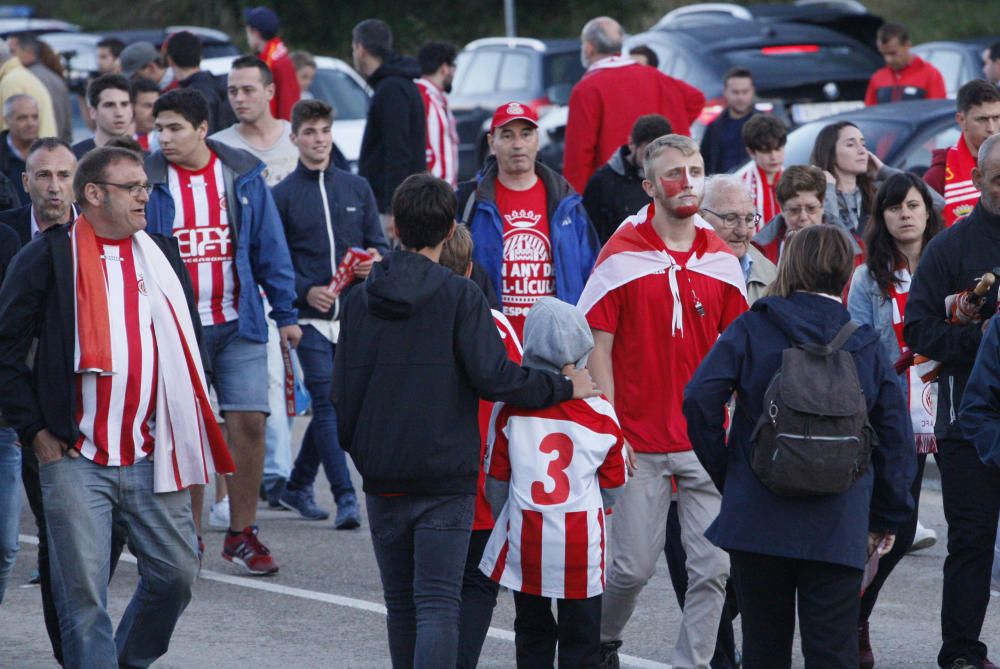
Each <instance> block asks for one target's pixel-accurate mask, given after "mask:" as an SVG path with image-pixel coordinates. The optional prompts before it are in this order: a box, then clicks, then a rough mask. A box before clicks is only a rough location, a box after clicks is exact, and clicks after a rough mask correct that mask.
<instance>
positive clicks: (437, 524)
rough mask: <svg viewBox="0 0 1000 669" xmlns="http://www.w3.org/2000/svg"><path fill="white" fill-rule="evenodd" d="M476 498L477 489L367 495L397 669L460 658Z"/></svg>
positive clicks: (427, 667)
mask: <svg viewBox="0 0 1000 669" xmlns="http://www.w3.org/2000/svg"><path fill="white" fill-rule="evenodd" d="M475 502H476V498H475V496H474V495H445V496H436V497H425V496H419V495H404V496H399V497H385V496H382V495H374V494H370V495H365V504H366V505H367V507H368V524H369V525H370V526H371V533H372V545H373V547H374V549H375V560H376V562H378V570H379V575H380V576H381V578H382V589H383V591H384V593H385V608H386V610H387V615H386V628H387V629H388V633H389V655H390V657H391V658H392V666H393V667H394V669H408V668H409V667H415V668H416V669H442V668H446V667H454V666H455V664H456V662H457V660H458V616H459V608H460V606H461V599H462V572H463V569H464V567H465V562H466V557H467V555H468V550H469V534H470V532H471V531H472V530H471V528H472V515H473V510H474V509H475Z"/></svg>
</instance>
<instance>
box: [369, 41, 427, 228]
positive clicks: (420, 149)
mask: <svg viewBox="0 0 1000 669" xmlns="http://www.w3.org/2000/svg"><path fill="white" fill-rule="evenodd" d="M418 77H420V66H419V65H418V64H417V61H415V60H413V59H412V58H404V57H403V56H399V55H396V54H393V55H392V56H390V57H389V58H388V59H387V60H386V61H385V62H384V63H382V65H381V67H379V68H378V69H377V70H375V72H373V73H372V75H371V76H370V77H368V85H369V86H371V87H372V90H373V91H374V93H373V94H372V99H371V102H370V103H369V104H368V122H367V123H366V124H365V134H364V136H363V137H362V138H361V154H360V156H359V157H358V174H360V175H361V176H363V177H364V178H366V179H368V183H370V184H371V187H372V191H373V192H374V193H375V200H376V201H377V202H378V208H379V211H380V212H381V213H383V214H384V213H386V212H388V211H389V203H390V202H391V201H392V194H393V193H394V192H395V191H396V188H397V187H398V186H399V184H401V183H403V179H405V178H406V177H408V176H410V175H411V174H418V173H420V172H424V171H426V170H427V156H426V153H425V149H426V143H427V120H426V115H425V112H424V103H423V100H422V99H421V97H420V91H419V90H417V85H416V84H415V83H413V80H414V79H417V78H418Z"/></svg>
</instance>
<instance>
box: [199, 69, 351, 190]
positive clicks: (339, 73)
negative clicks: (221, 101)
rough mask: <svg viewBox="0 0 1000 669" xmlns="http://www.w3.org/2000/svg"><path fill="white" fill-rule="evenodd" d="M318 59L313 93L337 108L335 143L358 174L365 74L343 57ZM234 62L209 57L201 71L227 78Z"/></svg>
mask: <svg viewBox="0 0 1000 669" xmlns="http://www.w3.org/2000/svg"><path fill="white" fill-rule="evenodd" d="M315 59H316V78H315V79H314V80H313V83H312V86H311V87H310V89H309V93H310V94H311V95H312V96H313V97H315V98H316V99H318V100H323V101H324V102H326V103H329V104H330V105H332V106H333V109H334V113H335V116H334V121H333V141H334V143H335V144H336V145H337V148H338V149H340V152H341V153H343V154H344V157H345V158H347V162H348V164H350V166H351V171H352V172H355V173H356V172H357V171H358V156H360V154H361V138H362V137H363V136H364V134H365V119H366V117H367V116H368V99H369V97H370V96H371V92H370V89H369V88H368V86H367V85H366V84H365V80H364V79H363V78H362V77H361V75H359V74H358V73H357V72H355V71H354V68H352V67H351V66H350V65H348V64H347V63H345V62H344V61H342V60H340V59H339V58H330V57H328V56H315ZM233 60H235V58H231V57H229V56H226V57H221V58H206V59H205V60H203V61H201V69H203V70H205V71H207V72H211V73H212V74H214V75H216V76H225V75H226V74H228V73H229V66H230V64H231V63H232V62H233Z"/></svg>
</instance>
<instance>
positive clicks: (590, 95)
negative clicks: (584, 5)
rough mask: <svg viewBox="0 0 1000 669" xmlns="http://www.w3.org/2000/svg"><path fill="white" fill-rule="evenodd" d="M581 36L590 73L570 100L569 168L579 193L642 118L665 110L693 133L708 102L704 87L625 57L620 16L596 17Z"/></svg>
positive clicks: (681, 129)
mask: <svg viewBox="0 0 1000 669" xmlns="http://www.w3.org/2000/svg"><path fill="white" fill-rule="evenodd" d="M580 40H581V46H580V58H581V60H582V62H583V66H584V67H585V68H587V71H586V72H585V73H584V75H583V78H582V79H581V80H580V82H579V83H577V84H576V86H574V87H573V92H572V94H571V95H570V99H569V119H568V121H567V123H566V149H565V157H564V165H565V167H564V168H563V169H564V172H565V176H566V179H567V181H569V182H570V185H572V186H573V188H574V189H576V191H577V192H578V193H582V192H583V189H584V188H585V187H586V186H587V180H588V179H590V176H591V175H592V174H593V173H594V172H595V171H596V170H597V169H598V168H599V167H600V166H601V165H603V164H604V163H606V162H607V161H608V159H609V158H611V154H613V153H614V152H615V151H616V150H617V149H618V148H619V147H620V146H622V145H623V144H625V143H626V142H628V136H629V131H630V130H631V129H632V124H633V123H635V121H636V119H637V118H639V117H640V116H643V115H645V114H660V115H661V116H664V117H665V118H666V119H667V120H668V121H669V122H670V127H671V128H673V131H674V132H675V133H677V134H681V135H688V134H690V132H691V129H690V128H691V123H692V122H693V121H694V120H695V119H696V118H698V115H699V114H700V113H701V110H702V107H704V105H705V96H704V95H702V93H701V91H699V90H698V89H696V88H694V87H692V86H689V85H688V84H686V83H684V82H683V81H680V80H679V79H673V78H672V77H668V76H667V75H665V74H663V73H662V72H660V71H659V70H657V69H656V68H653V67H647V66H644V65H640V64H639V63H637V62H636V61H634V60H632V59H631V58H628V57H622V55H621V50H622V41H623V40H624V31H623V30H622V27H621V25H619V23H618V22H617V21H615V20H614V19H612V18H610V17H607V16H600V17H598V18H596V19H591V20H590V21H588V22H587V24H586V25H585V26H584V27H583V32H582V34H581V36H580Z"/></svg>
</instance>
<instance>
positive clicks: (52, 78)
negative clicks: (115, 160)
mask: <svg viewBox="0 0 1000 669" xmlns="http://www.w3.org/2000/svg"><path fill="white" fill-rule="evenodd" d="M7 44H8V46H10V52H11V53H12V54H14V55H15V56H16V57H17V59H18V60H19V61H21V64H22V65H24V66H25V67H26V68H28V71H29V72H31V73H32V74H33V75H35V76H36V77H38V80H39V81H41V82H42V84H43V85H44V86H45V89H46V90H47V91H48V92H49V96H50V97H51V98H52V111H53V112H54V113H55V118H56V129H57V130H58V133H59V134H58V137H59V139H62V140H64V141H66V142H71V141H73V105H72V103H71V102H70V95H69V86H67V85H66V80H65V79H64V78H63V77H62V75H60V74H57V73H55V72H53V71H52V70H50V69H49V68H48V66H47V65H46V64H45V63H43V62H42V61H41V52H42V49H43V48H48V47H44V46H43V42H41V40H39V39H38V36H37V35H33V34H31V33H20V34H16V35H11V36H10V37H8V38H7Z"/></svg>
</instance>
